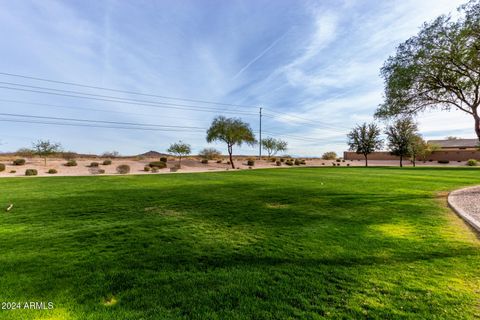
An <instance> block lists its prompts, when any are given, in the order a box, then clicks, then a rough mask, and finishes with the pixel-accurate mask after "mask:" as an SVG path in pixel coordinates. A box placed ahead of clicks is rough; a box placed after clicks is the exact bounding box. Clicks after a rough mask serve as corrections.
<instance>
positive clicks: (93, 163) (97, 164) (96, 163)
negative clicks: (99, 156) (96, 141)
mask: <svg viewBox="0 0 480 320" xmlns="http://www.w3.org/2000/svg"><path fill="white" fill-rule="evenodd" d="M99 165H100V163H98V162H90V168H96V167H98V166H99Z"/></svg>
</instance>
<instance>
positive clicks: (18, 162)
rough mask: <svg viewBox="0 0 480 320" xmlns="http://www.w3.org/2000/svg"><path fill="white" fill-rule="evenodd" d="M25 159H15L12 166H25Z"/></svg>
mask: <svg viewBox="0 0 480 320" xmlns="http://www.w3.org/2000/svg"><path fill="white" fill-rule="evenodd" d="M25 162H26V161H25V159H15V160H13V165H15V166H23V165H24V164H25Z"/></svg>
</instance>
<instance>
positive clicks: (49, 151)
mask: <svg viewBox="0 0 480 320" xmlns="http://www.w3.org/2000/svg"><path fill="white" fill-rule="evenodd" d="M32 146H33V152H34V153H35V154H36V155H39V156H40V157H43V158H44V160H45V165H47V157H48V156H51V155H53V154H55V153H58V152H61V151H62V145H61V144H60V143H53V142H50V140H38V141H37V142H34V143H33V144H32Z"/></svg>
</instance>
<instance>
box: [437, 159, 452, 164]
mask: <svg viewBox="0 0 480 320" xmlns="http://www.w3.org/2000/svg"><path fill="white" fill-rule="evenodd" d="M437 162H438V163H442V164H447V163H450V161H448V160H438V161H437Z"/></svg>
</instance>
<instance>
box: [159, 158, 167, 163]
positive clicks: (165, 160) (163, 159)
mask: <svg viewBox="0 0 480 320" xmlns="http://www.w3.org/2000/svg"><path fill="white" fill-rule="evenodd" d="M167 160H168V159H167V157H161V158H160V161H162V162H165V163H167Z"/></svg>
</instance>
